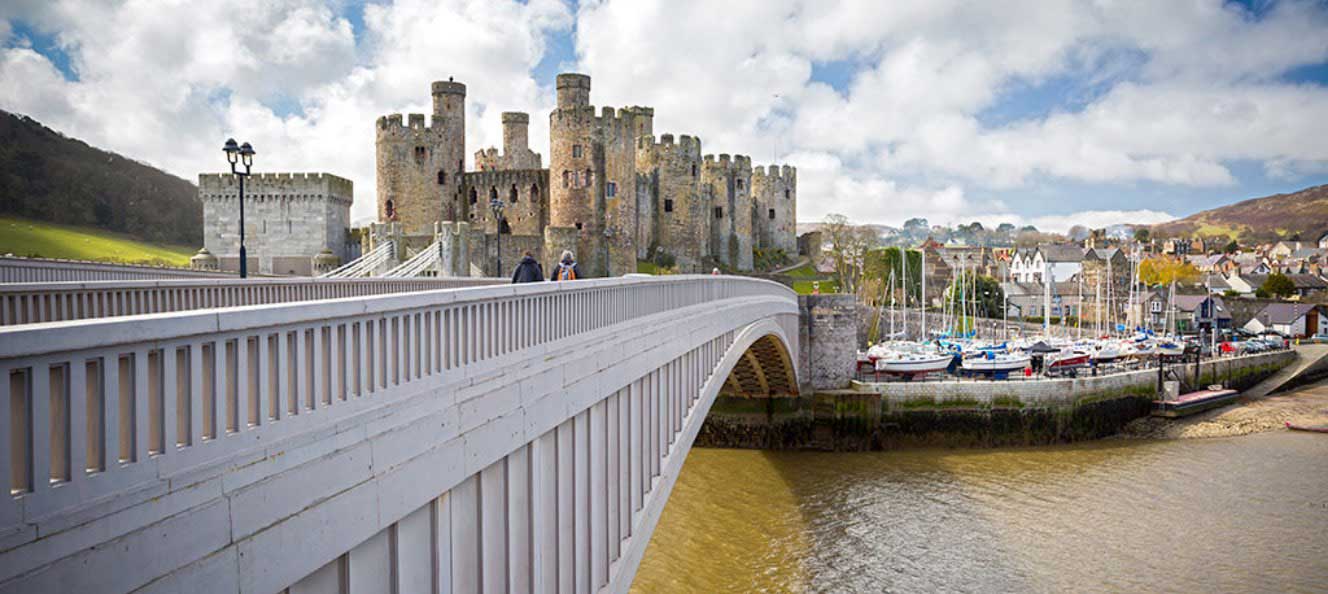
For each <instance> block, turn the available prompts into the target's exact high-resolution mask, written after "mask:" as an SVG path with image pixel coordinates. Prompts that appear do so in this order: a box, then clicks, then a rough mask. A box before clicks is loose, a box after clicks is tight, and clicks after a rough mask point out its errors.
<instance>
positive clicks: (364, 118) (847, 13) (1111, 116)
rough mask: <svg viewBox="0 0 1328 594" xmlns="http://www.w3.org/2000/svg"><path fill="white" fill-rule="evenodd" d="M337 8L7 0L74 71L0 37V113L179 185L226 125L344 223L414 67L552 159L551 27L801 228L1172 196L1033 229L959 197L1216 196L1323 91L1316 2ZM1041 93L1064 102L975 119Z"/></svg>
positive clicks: (1279, 162)
mask: <svg viewBox="0 0 1328 594" xmlns="http://www.w3.org/2000/svg"><path fill="white" fill-rule="evenodd" d="M340 2H341V0H326V1H320V0H277V1H274V2H267V3H259V4H255V5H253V6H249V7H246V9H245V10H238V11H237V10H233V8H234V7H233V6H231V5H229V4H226V3H224V2H223V3H217V2H206V1H203V0H185V1H181V2H175V3H151V4H150V5H147V4H144V3H139V2H128V3H105V2H95V1H90V0H56V1H46V0H12V1H11V2H6V3H5V4H4V5H3V6H0V39H5V38H9V37H11V36H12V34H11V27H10V24H9V23H8V22H7V21H8V20H9V19H14V20H17V21H22V22H24V23H25V24H27V25H28V26H29V27H31V28H33V29H35V30H37V31H39V32H41V33H43V34H53V35H54V39H55V41H56V44H57V45H58V46H59V47H60V49H62V50H63V51H64V52H65V53H66V54H67V55H68V56H69V57H70V67H71V69H72V70H73V71H74V72H75V73H76V74H77V80H74V81H69V80H66V79H65V78H64V77H63V75H62V74H61V73H60V72H59V71H58V70H57V69H56V68H55V67H54V66H53V65H52V64H51V63H50V61H49V60H48V59H47V58H46V57H44V56H42V55H40V54H38V53H36V52H34V51H33V50H31V49H28V48H25V47H22V46H21V45H20V44H17V43H14V42H10V43H9V44H8V45H9V47H6V48H4V49H0V108H3V109H6V110H12V111H17V112H21V113H25V114H28V115H31V116H33V117H35V118H37V119H39V120H41V121H42V122H43V123H45V124H47V125H49V126H51V127H53V128H56V129H58V130H61V131H62V132H65V133H67V134H69V135H72V136H76V137H79V138H83V139H85V140H87V141H88V142H90V143H92V144H95V145H98V146H103V147H106V148H108V149H111V150H116V151H119V152H122V153H124V154H127V155H131V156H134V157H135V158H139V159H142V160H145V161H148V162H151V163H153V164H156V165H158V166H161V167H164V168H166V169H167V170H169V171H171V172H173V173H176V174H177V175H181V176H183V177H186V178H193V177H194V176H195V175H196V174H197V173H198V172H200V171H217V170H220V169H221V166H222V165H223V162H222V160H221V158H220V153H219V151H218V146H219V145H220V142H221V141H222V140H224V139H225V138H226V137H228V136H235V137H237V138H241V139H246V140H249V141H251V142H253V143H254V144H255V146H257V147H258V150H259V155H260V156H259V161H258V162H259V165H260V168H261V169H263V170H265V171H276V170H295V171H299V170H307V171H328V172H332V173H336V174H339V175H344V176H347V177H350V178H351V179H353V180H354V182H355V184H356V188H357V192H356V194H357V200H356V205H355V208H354V213H355V214H354V216H355V217H356V218H360V217H364V216H365V215H367V214H368V213H371V212H372V211H373V206H374V202H375V197H374V186H375V176H374V155H373V122H374V120H375V118H377V117H378V116H380V115H385V114H389V113H398V112H407V111H412V112H427V111H428V110H429V95H428V88H429V87H428V83H429V82H430V81H431V80H436V79H443V78H446V77H448V76H453V77H455V78H456V80H459V81H462V82H465V83H467V85H468V87H469V89H468V90H469V102H468V105H467V110H468V111H467V116H468V117H467V146H468V150H469V151H471V152H473V151H474V150H476V149H478V148H480V147H483V146H489V145H495V144H499V143H500V138H501V136H500V123H499V119H498V117H497V114H498V112H500V111H504V110H522V111H528V112H531V114H532V116H533V117H532V125H531V138H530V140H531V144H532V148H534V149H535V150H537V151H539V152H542V153H547V146H548V128H547V118H546V117H544V115H545V114H547V112H548V110H549V109H550V108H551V107H552V105H553V96H552V89H551V85H550V84H549V83H551V81H535V80H533V79H532V77H531V75H530V72H531V69H532V68H534V67H535V66H536V65H537V64H538V63H539V62H540V60H541V59H543V58H544V57H545V54H546V51H547V50H546V47H545V38H546V36H547V35H548V34H550V33H551V32H558V33H561V34H566V33H567V32H570V31H571V30H572V27H573V25H575V28H576V31H577V36H576V39H575V46H576V52H577V56H576V60H575V64H574V66H575V67H576V68H578V69H579V70H581V71H584V72H587V73H588V74H591V75H592V76H593V77H594V86H593V93H592V96H593V99H594V101H595V103H597V104H601V105H614V106H622V105H634V104H645V105H651V106H653V107H655V108H656V131H657V133H664V132H672V133H675V134H679V133H688V134H694V135H699V136H700V137H701V138H702V140H703V143H704V145H703V146H704V148H705V150H706V152H711V153H721V152H727V153H739V154H748V155H751V156H752V157H753V159H754V161H755V162H757V163H767V162H770V161H771V160H779V161H781V162H790V163H792V164H795V165H797V166H798V167H799V179H800V183H801V187H800V188H799V197H800V203H799V206H800V212H799V215H800V216H799V218H800V219H802V220H807V221H813V220H819V219H820V218H822V217H824V215H825V214H826V213H829V212H842V213H846V214H850V215H852V216H853V217H855V218H859V219H861V220H864V221H871V222H882V223H891V224H898V223H900V222H902V221H903V220H905V219H907V218H909V217H912V216H925V217H928V218H929V219H931V220H933V221H934V222H940V221H965V220H973V219H975V218H976V219H978V220H983V221H986V220H992V221H998V220H1006V219H1009V220H1011V221H1014V220H1018V221H1019V222H1024V221H1029V222H1032V223H1033V224H1036V225H1038V226H1039V227H1043V226H1044V225H1045V226H1048V228H1055V227H1056V226H1059V225H1061V224H1063V223H1066V222H1067V221H1069V220H1070V219H1069V218H1066V217H1081V218H1083V219H1084V221H1081V222H1084V223H1085V224H1086V223H1087V221H1090V220H1091V221H1104V222H1106V221H1111V220H1114V219H1113V218H1114V217H1118V216H1127V217H1133V219H1132V220H1131V222H1139V221H1140V219H1146V220H1155V219H1159V218H1161V217H1170V215H1169V214H1167V211H1172V210H1174V209H1173V208H1172V206H1171V205H1169V204H1166V203H1160V204H1156V205H1155V206H1150V208H1151V209H1152V210H1146V211H1133V210H1128V209H1121V210H1115V205H1113V204H1103V205H1092V206H1089V205H1087V204H1082V203H1075V202H1074V201H1073V200H1070V201H1064V202H1057V203H1052V204H1049V205H1048V206H1049V207H1050V208H1049V209H1048V210H1049V211H1051V212H1058V213H1066V212H1071V211H1074V210H1076V209H1081V210H1082V212H1079V213H1076V214H1057V215H1055V217H1061V218H1059V219H1044V218H1043V217H1037V216H1035V215H1034V214H1033V213H1016V212H1012V211H1011V209H1010V208H1008V207H1007V206H1006V205H1005V204H1003V203H1001V202H993V201H991V200H977V199H975V198H973V196H975V195H983V196H990V195H998V196H1017V195H1018V194H1020V193H1029V192H1030V190H1036V189H1037V186H1048V185H1050V186H1053V187H1054V185H1055V184H1057V183H1061V182H1066V181H1071V182H1079V183H1087V184H1099V185H1112V186H1118V187H1123V188H1126V189H1127V190H1128V188H1129V187H1130V186H1131V185H1132V184H1134V183H1136V182H1141V181H1142V182H1152V183H1156V184H1161V185H1163V186H1167V185H1170V186H1198V187H1209V186H1231V185H1233V184H1237V183H1238V181H1239V180H1237V179H1236V177H1235V176H1234V174H1233V173H1232V170H1231V164H1232V163H1233V162H1235V161H1246V162H1256V163H1260V164H1262V166H1263V167H1264V170H1265V171H1266V172H1267V174H1268V175H1269V176H1270V177H1273V178H1285V179H1296V178H1298V177H1301V176H1305V175H1322V174H1323V173H1324V171H1325V170H1326V169H1328V166H1325V163H1328V90H1326V89H1325V87H1324V86H1321V85H1294V84H1288V83H1284V82H1280V79H1279V76H1280V75H1281V74H1282V73H1283V72H1285V71H1286V70H1287V69H1289V68H1293V67H1295V66H1298V65H1302V64H1312V63H1318V62H1322V61H1325V60H1328V36H1324V35H1323V34H1322V31H1324V30H1328V10H1325V9H1324V7H1323V6H1322V5H1321V4H1319V3H1315V2H1309V1H1288V2H1280V3H1277V4H1275V5H1273V6H1272V7H1271V8H1270V9H1269V10H1268V11H1267V12H1266V14H1264V15H1263V16H1262V17H1261V18H1252V17H1251V16H1250V15H1249V14H1247V13H1245V12H1244V9H1242V8H1240V7H1238V6H1235V5H1232V4H1229V3H1224V2H1221V1H1220V0H1196V1H1193V2H1162V3H1157V2H1152V3H1117V2H1111V3H1106V2H1092V1H1085V0H1017V1H1013V0H1012V1H1011V2H1004V3H972V2H965V1H963V0H931V1H927V2H915V3H904V2H877V1H874V0H763V1H752V0H739V1H737V2H729V3H726V4H725V5H724V7H723V10H722V11H716V9H715V5H714V3H713V2H710V1H706V0H632V1H630V2H628V1H621V0H614V1H601V0H590V1H583V2H582V3H581V4H580V6H579V8H578V9H577V10H576V13H575V14H572V12H571V9H570V8H569V7H567V6H566V5H564V4H563V3H561V2H559V1H557V0H531V1H529V2H519V1H517V0H494V1H485V0H444V1H441V2H435V1H429V0H397V1H395V2H392V3H384V4H380V3H370V4H367V5H365V6H364V7H363V10H364V26H365V30H364V31H360V32H358V33H359V35H358V38H357V36H356V35H353V33H356V32H353V31H352V30H351V25H350V23H349V22H348V21H347V20H346V19H345V18H343V17H341V16H339V15H338V13H337V11H336V10H335V9H334V7H338V6H340V5H341V4H340ZM329 3H331V4H330V5H329ZM354 9H355V10H359V8H358V7H357V8H354ZM198 23H207V25H206V26H198ZM841 61H847V62H850V63H853V64H856V65H859V66H860V69H859V70H858V71H857V73H856V74H855V75H854V76H853V78H852V80H851V82H850V83H849V85H848V86H847V88H845V89H843V90H842V91H841V90H836V89H833V88H831V87H830V86H828V85H826V84H823V83H820V82H814V81H812V80H811V77H812V73H813V70H814V66H815V65H817V64H824V63H828V62H841ZM1066 81H1069V82H1068V83H1067V82H1066ZM541 83H542V85H543V86H541ZM1047 83H1050V84H1051V85H1052V86H1053V87H1054V88H1059V87H1058V86H1057V85H1061V86H1065V85H1067V84H1068V86H1069V87H1070V89H1069V90H1067V91H1065V92H1066V93H1067V94H1069V95H1071V96H1072V97H1071V98H1070V99H1069V100H1068V101H1067V100H1066V99H1065V98H1063V97H1062V98H1056V97H1053V99H1058V101H1052V103H1051V104H1050V105H1040V106H1038V107H1037V108H1035V109H1033V110H1032V111H1030V112H1027V113H1022V114H1017V115H1016V116H1015V117H1013V118H1010V119H1009V121H1001V122H995V121H993V120H991V119H989V118H987V117H986V116H985V114H986V113H987V110H990V109H992V108H993V107H996V106H1000V105H1002V102H1003V101H1007V100H1008V99H1009V97H1010V94H1011V93H1012V92H1015V91H1018V90H1021V89H1022V90H1027V89H1030V88H1031V89H1038V88H1040V87H1039V85H1043V84H1047ZM1038 100H1040V101H1045V98H1041V99H1038ZM292 107H293V108H294V109H290V108H292ZM1016 107H1018V106H1016ZM545 157H546V159H547V154H546V155H545ZM1164 202H1165V201H1164ZM984 217H990V218H984ZM1021 217H1022V218H1021ZM1030 217H1031V218H1030ZM1038 221H1044V223H1041V224H1039V223H1038ZM1070 224H1073V223H1070ZM1064 226H1065V227H1068V226H1069V225H1068V224H1066V225H1064Z"/></svg>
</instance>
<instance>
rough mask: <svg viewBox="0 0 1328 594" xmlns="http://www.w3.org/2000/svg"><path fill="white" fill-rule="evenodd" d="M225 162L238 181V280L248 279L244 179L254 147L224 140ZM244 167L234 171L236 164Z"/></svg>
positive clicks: (251, 161)
mask: <svg viewBox="0 0 1328 594" xmlns="http://www.w3.org/2000/svg"><path fill="white" fill-rule="evenodd" d="M221 150H223V151H225V152H226V160H227V161H228V162H230V164H231V174H232V175H234V176H235V177H237V178H239V179H240V278H248V277H249V258H248V255H247V254H246V253H245V250H244V178H246V177H249V169H250V167H253V164H254V147H252V146H250V145H249V143H247V142H246V143H244V144H241V145H238V146H237V145H236V144H235V139H234V138H227V139H226V146H223V147H221ZM237 163H238V164H242V165H244V171H243V172H241V171H240V170H239V169H236V167H235V165H236V164H237Z"/></svg>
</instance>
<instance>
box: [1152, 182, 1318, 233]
mask: <svg viewBox="0 0 1328 594" xmlns="http://www.w3.org/2000/svg"><path fill="white" fill-rule="evenodd" d="M1151 231H1152V234H1153V236H1155V237H1196V236H1197V237H1216V236H1219V235H1221V236H1226V237H1230V238H1232V239H1238V240H1241V241H1242V242H1245V241H1276V240H1279V239H1288V238H1290V237H1292V236H1294V235H1296V234H1300V237H1301V239H1304V240H1306V241H1313V240H1316V239H1318V238H1319V236H1320V235H1323V234H1324V232H1328V185H1322V186H1315V187H1312V188H1305V189H1304V190H1301V191H1299V192H1293V193H1290V194H1276V195H1273V196H1265V197H1263V198H1252V199H1250V200H1244V201H1241V202H1237V203H1235V204H1229V205H1227V206H1221V207H1218V208H1213V209H1209V210H1205V211H1203V212H1198V213H1195V214H1192V215H1190V216H1188V217H1185V218H1183V219H1177V220H1174V221H1170V222H1167V223H1161V224H1158V225H1153V226H1152V227H1151Z"/></svg>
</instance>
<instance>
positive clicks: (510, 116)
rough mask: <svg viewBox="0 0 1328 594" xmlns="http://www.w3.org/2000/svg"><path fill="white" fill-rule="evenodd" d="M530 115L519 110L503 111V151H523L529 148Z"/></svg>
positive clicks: (511, 152)
mask: <svg viewBox="0 0 1328 594" xmlns="http://www.w3.org/2000/svg"><path fill="white" fill-rule="evenodd" d="M529 130H530V116H529V115H527V114H525V113H522V112H519V111H504V112H503V152H504V153H506V154H509V155H515V154H518V153H524V152H525V151H526V150H528V149H529V148H530V134H529Z"/></svg>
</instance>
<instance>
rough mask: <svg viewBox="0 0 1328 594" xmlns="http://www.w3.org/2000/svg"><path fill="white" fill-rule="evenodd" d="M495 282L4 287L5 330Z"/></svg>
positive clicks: (0, 289)
mask: <svg viewBox="0 0 1328 594" xmlns="http://www.w3.org/2000/svg"><path fill="white" fill-rule="evenodd" d="M505 282H506V281H504V280H503V279H493V278H397V279H369V278H336V279H332V278H258V279H247V280H239V279H233V278H232V279H194V280H138V281H133V280H131V281H99V282H58V283H31V284H29V283H15V284H0V326H12V325H16V324H35V323H41V322H62V321H68V320H84V319H92V318H108V317H116V316H130V315H141V314H155V313H167V312H178V311H189V310H196V309H210V308H218V307H239V306H246V305H264V304H270V303H289V302H295V301H315V300H320V299H338V298H343V297H359V296H365V295H383V294H388V293H406V292H415V291H429V290H437V289H456V288H463V287H476V286H484V285H494V284H503V283H505Z"/></svg>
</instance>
